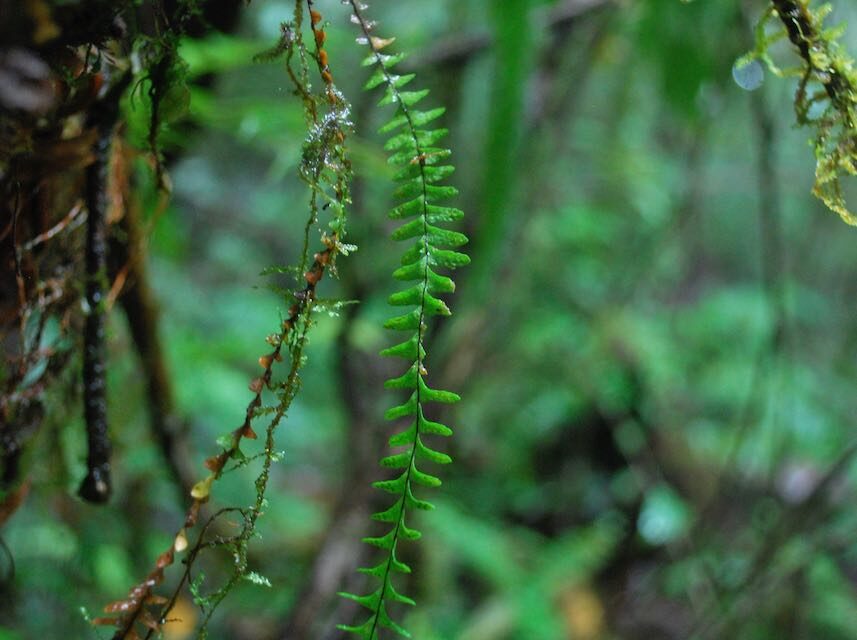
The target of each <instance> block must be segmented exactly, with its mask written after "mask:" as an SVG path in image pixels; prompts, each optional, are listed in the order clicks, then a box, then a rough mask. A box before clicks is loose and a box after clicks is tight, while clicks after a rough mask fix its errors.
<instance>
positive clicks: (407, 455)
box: [339, 0, 470, 640]
mask: <svg viewBox="0 0 857 640" xmlns="http://www.w3.org/2000/svg"><path fill="white" fill-rule="evenodd" d="M345 4H350V6H351V10H352V18H351V19H352V22H354V23H355V24H356V25H357V26H358V27H359V29H360V30H361V32H362V35H361V36H360V37H359V38H358V43H360V44H363V45H366V46H368V47H369V49H370V53H369V55H368V57H367V58H366V59H365V60H364V63H363V64H364V66H372V67H375V71H374V72H373V74H372V76H371V77H370V79H369V81H368V82H367V83H366V89H373V88H375V87H378V86H384V87H385V92H384V97H383V98H382V100H381V102H380V104H381V105H386V104H393V105H396V114H395V115H394V116H393V118H392V119H391V120H390V121H389V122H387V124H385V125H384V126H383V127H382V128H381V132H382V133H393V132H396V131H399V130H401V132H400V133H397V134H396V135H392V137H390V138H389V140H388V141H387V143H386V144H385V146H384V148H385V150H386V151H388V152H390V154H391V155H390V157H389V162H390V164H392V165H394V166H395V167H398V169H399V170H398V172H397V173H396V176H395V180H396V181H397V182H399V183H400V186H399V187H398V188H397V189H396V191H395V197H396V198H397V199H399V200H400V201H402V203H401V204H399V205H398V206H396V207H395V208H394V209H393V210H392V211H390V214H389V216H390V218H392V219H393V220H409V221H408V222H405V223H404V224H402V225H401V226H400V227H399V228H398V229H396V230H395V231H394V232H393V236H392V237H393V239H394V240H415V242H414V243H413V244H412V245H411V246H410V248H409V249H408V250H407V251H406V252H405V254H404V255H403V256H402V260H401V263H402V266H401V267H399V268H398V269H396V270H395V272H394V273H393V277H394V278H395V279H396V280H399V281H402V282H414V283H415V284H413V285H412V286H410V287H407V288H405V289H403V290H401V291H399V292H397V293H394V294H393V295H391V296H390V298H389V303H390V304H391V305H393V306H395V307H399V306H407V307H412V310H411V311H409V312H408V313H405V314H403V315H398V316H396V317H394V318H391V319H390V320H388V321H387V322H386V323H385V325H384V326H385V327H386V328H387V329H392V330H396V331H406V332H409V333H410V337H409V338H408V339H407V340H405V341H404V342H401V343H399V344H397V345H395V346H393V347H390V348H388V349H385V350H384V351H382V352H381V353H382V355H385V356H391V357H397V358H403V359H405V360H406V361H407V362H409V363H410V366H409V367H408V369H407V370H406V371H405V373H403V374H402V375H401V376H399V377H397V378H392V379H390V380H387V382H386V383H385V386H386V387H387V388H388V389H403V390H407V391H410V397H409V398H408V400H407V401H406V402H405V403H404V404H401V405H398V406H395V407H393V408H391V409H389V410H387V412H386V413H385V418H386V419H387V420H398V419H399V418H409V419H410V420H411V422H410V425H409V426H408V427H407V428H405V429H404V430H403V431H401V432H399V433H397V434H396V435H394V436H393V437H392V438H390V442H389V443H390V446H391V447H395V448H401V450H400V451H399V452H398V453H394V454H393V455H389V456H387V457H385V458H383V459H382V460H381V466H382V467H385V468H388V469H401V470H402V471H401V472H400V473H399V475H398V476H397V477H395V478H394V479H392V480H382V481H379V482H376V483H374V486H375V487H377V488H378V489H381V490H382V491H386V492H387V493H390V494H392V495H393V496H394V503H393V505H392V506H391V507H389V508H388V509H386V510H384V511H381V512H378V513H375V514H374V515H373V516H372V518H373V519H374V520H377V521H379V522H383V523H386V524H388V525H390V529H389V530H388V532H387V533H386V534H384V535H383V536H379V537H368V538H364V542H366V543H368V544H370V545H372V546H375V547H378V548H380V549H382V550H383V551H384V555H383V557H382V559H381V561H380V562H379V563H378V564H376V565H374V566H372V567H365V568H361V569H359V571H360V572H361V573H365V574H368V575H370V576H374V577H375V578H377V579H378V580H379V581H380V584H379V586H378V587H377V588H376V589H375V590H374V591H372V592H371V593H370V594H368V595H362V596H361V595H356V594H353V593H342V594H341V595H342V596H343V597H346V598H349V599H351V600H354V601H356V602H357V603H359V604H360V605H362V606H363V607H365V608H366V609H368V610H369V611H370V615H369V618H368V619H367V620H365V621H364V622H363V623H361V624H359V625H340V626H339V628H340V629H342V630H344V631H348V632H351V633H355V634H357V635H359V636H360V637H361V638H364V640H377V638H378V637H379V632H380V629H381V628H382V627H383V628H386V629H390V630H392V631H394V632H395V633H397V634H399V635H401V636H405V637H409V636H410V634H409V633H408V632H407V631H406V630H405V629H404V628H403V627H402V626H401V625H399V624H398V623H396V622H394V621H393V619H392V618H391V617H390V614H389V613H388V611H387V605H388V603H391V602H398V603H402V604H409V605H413V604H414V601H413V600H412V599H411V598H409V597H407V596H405V595H404V594H402V593H400V592H399V591H398V590H397V589H396V587H395V586H394V584H393V575H394V574H396V573H399V574H407V573H410V572H411V568H410V567H409V566H408V565H407V564H405V563H404V562H402V561H401V560H399V558H398V557H397V554H396V551H397V548H398V544H399V542H400V541H401V540H416V539H418V538H419V537H420V535H421V534H420V532H419V531H418V530H416V529H414V528H412V527H409V526H408V525H407V524H405V516H406V514H408V513H412V512H413V511H414V510H424V511H427V510H431V509H433V508H434V506H433V505H432V504H431V503H430V502H427V501H425V500H422V499H419V498H417V497H415V495H414V485H421V486H424V487H437V486H439V485H440V483H441V481H440V479H438V478H437V477H436V476H434V475H431V474H429V473H425V472H423V471H421V470H419V469H418V468H417V462H418V461H429V462H434V463H437V464H447V463H449V462H451V458H450V457H449V456H448V455H446V454H445V453H441V452H439V451H436V450H434V449H432V448H430V447H429V446H428V445H426V444H425V442H424V437H425V436H426V435H430V434H431V435H440V436H449V435H451V433H452V431H451V430H450V429H449V428H448V427H447V426H446V425H443V424H441V423H439V422H432V421H431V420H429V419H428V418H426V416H425V410H424V407H425V405H426V404H427V403H430V402H440V403H454V402H457V401H458V400H459V396H458V395H456V394H455V393H452V392H450V391H440V390H437V389H432V388H430V387H429V386H428V385H427V384H426V382H425V377H426V376H427V375H428V371H427V368H426V348H425V339H426V332H427V330H428V321H429V319H430V318H431V317H433V316H448V315H450V310H449V307H447V305H446V303H445V302H443V301H442V300H441V299H440V298H438V297H437V296H438V295H440V294H447V293H452V292H453V291H454V290H455V284H454V283H453V281H452V280H451V279H450V278H449V277H447V276H444V275H441V274H439V273H438V272H437V269H455V268H457V267H461V266H464V265H466V264H468V263H469V262H470V259H469V258H468V256H467V255H465V254H463V253H459V252H458V251H455V250H453V249H450V248H449V247H452V248H456V247H460V246H461V245H463V244H465V243H466V242H467V237H466V236H465V235H464V234H462V233H458V232H457V231H451V230H449V229H446V228H443V227H441V226H438V225H439V224H441V223H448V222H454V221H457V220H459V219H461V217H462V215H463V214H462V212H461V211H460V210H459V209H455V208H452V207H447V206H441V205H438V204H437V203H438V202H441V201H444V200H447V199H449V198H451V197H453V196H455V195H456V194H457V190H456V189H455V188H454V187H451V186H444V185H441V184H439V183H440V182H441V181H442V180H443V179H444V178H446V177H447V176H448V175H450V174H451V173H452V171H453V167H452V166H451V165H445V164H439V162H440V161H441V160H442V159H443V158H446V157H447V156H448V155H449V154H450V152H449V150H448V149H445V148H441V147H436V146H434V145H435V144H436V143H437V142H438V141H439V140H440V139H442V138H443V137H444V136H445V135H446V133H447V130H446V129H426V128H425V126H426V125H427V124H429V123H430V122H432V121H434V120H435V119H437V118H438V117H440V116H441V115H442V114H443V112H444V109H442V108H437V109H431V110H428V111H420V110H418V109H416V108H415V106H416V105H417V104H418V103H419V102H420V101H421V100H422V99H423V98H424V97H425V96H426V95H427V94H428V91H427V90H421V91H403V90H402V87H403V86H405V85H406V84H408V83H409V82H410V81H411V80H413V78H414V74H406V75H398V74H396V73H395V71H394V67H395V65H396V64H397V63H398V62H399V61H401V60H402V59H403V55H402V54H395V55H389V54H385V53H383V52H382V50H383V49H385V48H386V47H387V46H389V45H390V44H391V43H392V42H393V39H386V38H380V37H378V36H375V35H373V33H372V32H373V28H374V23H373V22H371V21H369V20H367V19H366V18H365V17H364V15H363V10H364V9H365V8H366V7H365V5H363V4H362V3H360V2H357V1H355V0H347V2H346V3H345Z"/></svg>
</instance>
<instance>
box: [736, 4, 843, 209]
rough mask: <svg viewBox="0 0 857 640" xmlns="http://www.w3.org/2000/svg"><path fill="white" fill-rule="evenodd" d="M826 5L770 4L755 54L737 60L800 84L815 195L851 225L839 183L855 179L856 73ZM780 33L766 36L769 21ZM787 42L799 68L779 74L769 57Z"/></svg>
mask: <svg viewBox="0 0 857 640" xmlns="http://www.w3.org/2000/svg"><path fill="white" fill-rule="evenodd" d="M831 10H832V7H831V6H830V5H829V4H823V5H821V6H819V7H818V8H814V9H813V8H811V7H810V2H809V1H808V0H771V6H770V7H769V8H768V10H767V11H766V12H765V14H764V15H763V16H762V18H761V19H760V20H759V23H758V25H757V27H756V47H755V49H754V50H753V51H752V52H750V53H749V54H747V55H746V56H744V57H743V58H742V59H741V60H739V62H738V64H739V65H741V64H746V63H748V62H749V61H750V60H753V59H759V60H762V61H763V62H765V64H766V65H767V66H768V68H769V69H770V70H771V72H772V73H774V74H776V75H780V76H783V75H790V76H796V77H798V78H799V81H798V87H797V91H796V92H795V98H794V108H795V114H796V116H797V122H798V124H799V125H801V126H807V127H812V128H813V129H815V142H814V148H815V157H816V167H815V185H814V186H813V193H814V194H815V195H816V196H817V197H818V198H819V199H820V200H821V201H822V202H824V204H825V205H827V207H828V208H830V209H831V210H832V211H835V212H836V213H838V214H839V215H840V216H841V217H842V219H843V220H844V221H845V222H847V223H848V224H851V225H857V216H855V214H854V213H852V212H851V211H850V210H849V208H848V204H847V203H846V201H845V196H844V194H843V186H842V179H843V178H846V177H848V176H851V177H855V176H857V70H855V67H854V60H853V59H852V58H851V57H850V56H849V55H848V53H847V52H846V51H845V50H844V48H843V47H841V46H840V44H839V42H838V40H839V38H840V37H841V36H842V34H843V33H844V28H843V27H841V26H840V27H834V28H831V29H827V28H825V27H824V19H825V18H826V17H827V15H828V14H829V13H830V11H831ZM773 19H778V21H779V23H780V25H781V26H780V27H779V28H778V29H776V30H775V31H774V32H772V33H769V31H768V29H767V27H768V25H769V23H770V22H771V20H773ZM783 37H788V39H789V41H790V42H791V44H792V45H793V46H794V47H795V48H796V49H797V52H798V54H799V55H800V58H801V62H802V64H801V66H800V67H799V68H798V69H793V70H786V71H784V70H781V69H780V68H779V67H778V66H777V65H776V64H775V63H774V61H773V60H772V59H771V56H770V55H769V53H768V48H769V47H770V45H771V44H772V43H774V42H776V41H778V40H780V39H782V38H783Z"/></svg>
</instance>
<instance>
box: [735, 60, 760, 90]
mask: <svg viewBox="0 0 857 640" xmlns="http://www.w3.org/2000/svg"><path fill="white" fill-rule="evenodd" d="M732 79H733V80H735V84H737V85H738V86H739V87H741V88H742V89H744V90H745V91H755V90H756V89H758V88H759V87H761V86H762V83H763V82H764V81H765V70H764V69H763V68H762V64H761V63H760V62H759V61H758V60H750V61H745V60H738V61H737V62H735V64H734V65H732Z"/></svg>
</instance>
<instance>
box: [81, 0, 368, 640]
mask: <svg viewBox="0 0 857 640" xmlns="http://www.w3.org/2000/svg"><path fill="white" fill-rule="evenodd" d="M307 5H308V6H311V5H312V3H311V2H310V1H307ZM302 17H303V0H296V2H295V13H294V19H293V21H292V22H291V23H289V24H284V25H283V28H282V37H281V41H280V43H279V44H278V45H277V47H276V48H275V49H274V50H272V52H269V53H268V54H263V55H262V56H260V57H262V58H272V57H278V56H279V55H280V54H283V53H285V54H286V68H287V72H288V75H289V77H290V78H291V79H292V81H293V83H294V85H295V93H296V94H297V95H299V96H301V98H302V101H303V104H304V111H305V115H306V119H307V123H308V126H309V129H310V131H309V134H308V136H307V139H306V140H305V142H304V146H303V159H302V162H301V167H300V175H301V177H302V178H303V179H304V181H305V182H306V183H307V184H308V186H309V187H310V202H309V209H310V211H309V218H308V220H307V223H306V226H305V235H304V242H303V250H302V252H301V257H300V261H299V265H298V273H299V274H301V275H300V276H299V279H300V281H301V282H302V283H303V286H302V288H300V289H298V290H296V291H294V292H292V293H291V294H290V295H291V298H292V300H291V306H290V307H289V310H288V316H287V317H286V319H285V320H283V321H282V323H281V326H280V330H279V331H278V332H277V333H276V334H272V335H271V336H268V338H267V342H268V343H269V345H270V346H271V347H272V351H271V352H270V353H267V354H264V355H262V356H261V357H260V358H259V365H260V366H261V367H262V369H263V373H262V375H260V376H259V377H257V378H254V379H253V380H251V382H250V385H249V387H250V391H251V392H252V393H253V397H252V399H251V400H250V402H249V403H248V405H247V408H246V410H245V412H244V420H243V422H242V424H241V425H240V426H239V427H237V428H236V429H235V430H233V431H232V432H230V433H229V434H227V436H224V437H223V438H220V439H218V443H219V444H221V446H222V450H221V452H220V453H219V454H217V455H214V456H212V457H210V458H208V459H207V460H206V461H205V466H206V468H207V469H208V471H209V473H208V475H207V476H206V477H205V478H204V479H202V480H200V481H199V482H197V483H196V484H195V485H194V487H193V488H192V490H191V498H192V502H191V505H190V507H189V508H188V510H187V513H186V515H185V520H184V523H183V525H182V527H181V528H180V529H179V531H178V532H177V533H176V535H175V537H174V539H173V542H172V544H171V545H170V547H169V548H168V549H167V550H165V551H164V552H163V553H162V554H161V555H160V556H159V557H158V559H157V561H156V563H155V566H154V568H153V569H152V570H151V571H150V573H149V574H148V575H147V576H146V578H145V579H144V580H143V581H142V582H140V583H139V584H137V585H136V586H134V587H133V588H132V589H131V591H130V592H129V593H128V596H127V597H126V598H124V599H122V600H118V601H115V602H112V603H110V604H108V605H107V606H106V607H105V611H106V612H107V613H111V614H118V615H117V616H116V617H104V618H96V619H95V620H93V623H94V624H99V625H115V626H116V627H118V631H117V632H116V633H115V634H114V636H113V638H114V640H120V639H130V640H135V639H137V638H140V637H141V635H140V634H141V633H142V632H144V631H145V636H144V637H145V638H150V637H152V636H153V634H156V633H159V632H160V631H161V629H162V627H163V625H164V624H165V622H166V620H167V618H168V614H169V611H170V610H171V608H172V607H173V605H174V604H175V602H176V600H177V598H178V595H179V593H180V590H181V589H182V588H183V587H184V585H185V584H187V585H189V587H190V589H191V592H192V593H193V595H194V599H195V601H196V603H197V604H198V605H199V607H200V608H201V609H202V612H203V622H202V626H201V628H200V630H199V635H200V637H207V627H208V623H209V621H210V619H211V616H212V614H213V613H214V611H215V610H216V608H217V606H218V605H219V604H220V602H222V601H223V599H224V598H225V597H226V595H227V594H228V593H229V592H230V591H231V590H232V589H233V588H234V587H235V585H236V584H238V582H239V581H241V580H243V579H249V580H251V581H254V582H257V583H261V584H266V583H267V581H266V579H265V578H264V577H262V576H260V575H259V574H257V573H255V572H254V571H251V570H250V569H249V566H248V558H247V554H248V547H249V542H250V539H251V538H252V537H253V535H254V533H255V531H256V525H257V521H258V518H259V517H260V516H261V515H262V513H263V511H264V508H265V504H266V497H265V496H266V491H267V487H268V480H269V475H270V469H271V465H272V464H273V463H274V462H275V461H276V460H277V458H278V454H277V452H276V450H275V448H274V444H275V442H274V434H275V430H276V428H277V427H278V426H279V424H280V422H281V420H282V419H283V418H284V417H285V415H286V413H287V412H288V410H289V408H290V407H291V404H292V401H293V400H294V398H295V396H296V394H297V392H298V390H299V388H300V378H299V371H300V368H301V367H302V366H303V364H304V362H305V359H306V358H305V356H304V353H303V349H304V346H305V344H306V337H307V333H308V331H309V329H310V328H311V326H312V324H313V320H312V313H313V309H314V306H315V304H316V300H317V294H316V288H317V285H318V283H319V282H320V281H321V279H322V278H323V276H324V274H325V273H326V272H330V271H335V263H336V257H337V255H339V254H343V255H347V254H348V253H349V252H350V251H352V250H354V247H353V246H351V245H347V244H345V243H343V242H342V240H343V239H344V237H345V234H346V205H347V204H348V203H349V202H350V196H349V184H350V180H351V165H350V162H349V161H348V158H347V156H346V152H345V147H344V142H345V134H346V132H347V131H348V130H349V129H350V127H351V123H350V122H349V121H348V114H349V105H348V103H347V102H346V101H345V100H344V98H343V97H342V96H341V94H340V93H339V91H338V90H337V89H336V87H335V86H334V84H333V77H332V74H331V72H330V68H329V65H328V61H327V54H326V53H325V52H324V49H323V43H324V39H325V36H324V30H323V27H322V26H321V24H320V23H321V16H320V14H319V13H318V12H316V11H314V10H311V23H312V30H313V37H314V41H315V43H316V51H315V52H314V53H313V54H309V53H308V51H307V50H306V47H305V45H304V42H303V38H302V34H301V26H302ZM294 53H297V54H298V59H299V64H300V69H299V70H298V71H297V72H296V71H295V70H294V69H293V68H292V66H291V60H292V58H293V55H294ZM310 56H312V57H314V58H315V59H316V60H317V61H318V66H319V72H320V74H321V77H322V80H323V82H324V86H325V93H324V97H323V98H321V97H319V96H316V95H315V94H314V93H313V91H312V87H311V85H310V83H309V79H308V78H309V70H308V62H307V60H308V58H309V57H310ZM323 102H325V103H326V107H325V106H324V104H323ZM330 191H332V193H330ZM319 200H324V201H325V205H324V206H323V207H320V206H319ZM321 209H330V210H332V211H333V220H332V221H331V222H330V225H329V226H330V229H331V233H330V234H328V233H322V236H321V240H322V244H323V246H324V248H323V249H322V250H320V251H318V252H317V253H315V255H314V256H313V257H312V261H311V262H310V257H309V252H310V249H309V244H310V233H311V230H312V228H313V226H314V225H315V223H316V222H317V220H318V215H319V212H320V210H321ZM282 270H283V269H275V270H273V271H282ZM284 351H285V352H286V353H287V354H288V358H289V361H290V363H291V364H290V367H289V371H288V374H287V376H286V378H285V379H284V380H282V381H275V380H274V378H273V368H274V363H275V362H279V361H281V360H282V359H283V352H284ZM266 390H269V391H271V392H273V394H274V395H275V398H276V402H275V403H274V404H273V405H272V406H265V405H264V404H263V393H264V392H265V391H266ZM260 417H267V420H268V424H267V427H266V429H265V439H264V450H263V452H262V453H261V454H259V456H258V457H261V458H262V469H261V471H260V473H259V475H258V476H257V478H256V481H255V493H256V497H255V500H254V502H253V504H252V505H250V506H249V507H248V508H226V509H221V510H219V511H217V512H216V513H215V514H214V515H212V516H211V517H210V518H209V519H208V521H207V522H206V524H205V525H204V526H203V527H202V530H201V531H200V533H199V534H198V536H197V539H196V541H195V543H194V544H193V545H191V544H190V543H189V541H188V530H189V529H191V528H193V527H194V526H196V524H197V523H198V521H199V516H200V510H201V509H202V507H203V505H205V504H206V503H207V502H208V500H209V498H210V497H211V492H212V487H213V484H214V483H215V482H216V481H217V480H218V479H220V478H221V477H222V475H223V474H224V473H227V472H228V471H230V470H232V469H234V468H236V467H238V466H243V465H244V464H246V463H247V462H249V460H250V459H251V458H248V457H247V456H246V455H245V454H244V453H243V452H242V450H241V445H242V442H243V440H245V439H250V440H253V439H256V438H257V437H258V436H257V434H256V432H255V431H254V429H253V427H252V422H253V421H254V420H255V419H257V418H260ZM230 461H232V462H233V463H234V464H233V465H232V466H227V465H228V463H229V462H230ZM227 513H231V514H236V513H237V514H239V515H240V516H241V518H242V519H243V522H242V525H241V528H240V530H239V532H238V533H237V534H235V535H233V536H230V537H228V538H223V537H217V538H210V537H207V536H206V534H207V533H208V529H209V527H210V526H211V524H212V523H213V522H214V520H216V519H217V518H218V517H220V516H223V515H225V514H227ZM214 547H224V548H225V549H227V550H228V551H229V552H230V555H231V557H232V559H233V567H232V572H231V575H230V576H229V577H228V578H227V580H226V581H225V583H224V584H223V585H222V586H220V587H219V588H218V589H216V590H215V591H213V592H212V593H208V594H202V592H201V587H202V576H201V574H200V575H199V576H197V578H194V577H193V575H192V571H193V565H194V562H195V561H196V559H197V558H198V556H199V554H200V553H201V552H202V551H203V550H205V549H209V548H214ZM185 551H187V558H186V560H185V562H184V564H185V569H184V572H183V574H182V577H181V580H180V581H179V584H178V586H177V587H176V589H175V590H174V592H173V593H172V595H171V596H170V597H169V598H167V597H163V596H160V595H158V594H156V593H155V592H154V589H155V587H156V586H158V585H159V584H161V583H162V582H163V579H164V570H165V569H166V568H167V567H169V566H170V565H172V564H173V563H174V562H175V557H176V554H177V553H182V552H185Z"/></svg>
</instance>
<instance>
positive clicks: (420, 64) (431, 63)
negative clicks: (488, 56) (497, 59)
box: [399, 0, 615, 71]
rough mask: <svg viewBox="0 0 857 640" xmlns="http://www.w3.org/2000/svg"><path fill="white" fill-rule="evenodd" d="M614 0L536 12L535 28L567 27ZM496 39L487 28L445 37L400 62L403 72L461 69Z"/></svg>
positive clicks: (577, 0)
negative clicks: (428, 68)
mask: <svg viewBox="0 0 857 640" xmlns="http://www.w3.org/2000/svg"><path fill="white" fill-rule="evenodd" d="M614 1H615V0H566V1H565V2H562V3H560V4H558V5H556V6H554V7H552V8H550V9H543V10H541V11H538V12H536V13H535V20H536V27H537V28H538V29H541V30H554V29H562V28H564V27H567V26H568V25H569V24H570V23H571V22H573V21H574V20H576V19H578V18H579V17H580V16H582V15H583V14H585V13H588V12H590V11H592V10H594V9H598V8H599V7H602V6H604V5H608V4H613V3H614ZM493 44H494V38H493V35H492V34H491V31H490V30H488V29H485V30H480V31H476V32H474V33H465V34H459V35H454V36H449V37H447V38H443V39H441V40H440V41H438V43H437V44H436V45H434V46H433V47H432V48H430V49H428V50H426V51H423V52H421V53H418V54H415V55H413V56H411V57H410V58H408V59H406V60H403V61H402V62H401V63H400V65H399V66H400V68H401V69H402V70H403V71H412V70H415V69H422V68H425V67H431V68H435V69H443V68H445V67H456V66H461V65H463V64H465V63H466V62H468V61H469V60H470V58H473V57H475V56H476V55H478V54H480V53H482V52H484V51H486V50H488V49H490V48H491V47H492V46H493Z"/></svg>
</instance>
